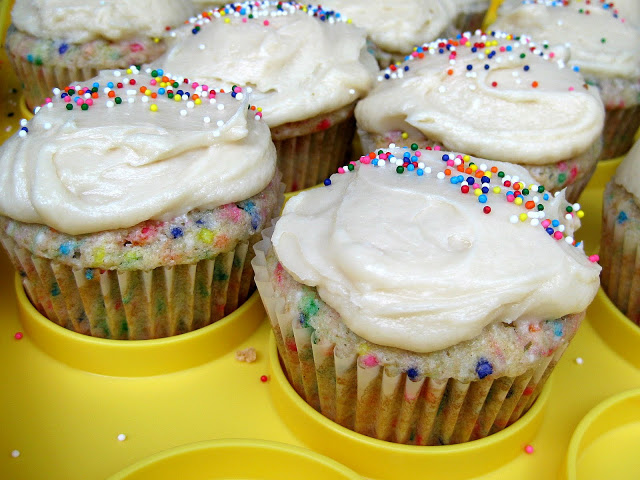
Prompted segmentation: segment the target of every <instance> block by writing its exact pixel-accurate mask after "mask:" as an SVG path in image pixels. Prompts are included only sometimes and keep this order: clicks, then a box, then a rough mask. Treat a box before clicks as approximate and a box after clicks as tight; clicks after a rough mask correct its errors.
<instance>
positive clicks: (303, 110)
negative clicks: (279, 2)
mask: <svg viewBox="0 0 640 480" xmlns="http://www.w3.org/2000/svg"><path fill="white" fill-rule="evenodd" d="M244 5H246V4H244ZM252 13H253V15H254V17H255V18H253V19H247V18H246V16H242V17H241V16H238V17H229V16H225V17H224V19H223V18H220V17H219V15H218V16H217V17H215V16H214V17H213V19H212V20H211V21H209V20H208V19H202V18H201V19H199V20H198V21H197V22H196V23H195V24H192V25H186V26H184V27H183V28H181V29H179V30H178V31H177V32H176V35H177V37H178V38H177V39H176V42H175V44H174V45H173V46H172V47H170V49H169V50H168V51H167V53H166V54H165V55H164V56H163V57H161V58H160V59H158V60H157V61H155V62H154V63H153V66H158V67H161V68H163V69H164V71H165V72H166V73H167V74H179V75H182V76H185V77H188V78H189V79H190V80H197V81H198V82H200V83H206V84H209V85H212V86H216V88H217V87H220V88H225V89H228V88H230V87H231V86H232V85H236V84H237V85H243V86H244V85H246V86H249V87H251V88H252V89H253V94H252V95H253V96H252V101H253V102H255V103H256V104H258V105H260V106H261V107H262V109H263V112H264V119H265V121H266V122H267V123H268V125H269V126H270V127H275V126H278V125H282V124H284V123H287V122H294V121H299V120H305V119H309V118H312V117H314V116H316V115H320V114H323V113H329V112H332V111H334V110H337V109H339V108H342V107H344V106H346V105H349V104H350V103H352V102H354V101H355V100H357V99H358V98H359V97H362V96H364V95H365V94H366V93H367V92H368V91H369V89H370V88H371V87H372V86H373V82H374V78H375V74H376V72H377V65H376V62H375V59H374V58H373V56H371V54H369V53H368V52H367V51H366V46H365V33H364V31H362V30H361V29H358V28H356V27H354V26H353V25H349V24H346V23H344V22H339V21H334V22H328V21H327V22H322V21H320V20H319V19H318V18H314V17H312V16H310V15H309V14H308V13H305V12H303V11H300V10H297V9H296V8H295V7H293V6H291V5H289V4H284V5H283V10H282V11H280V12H277V11H276V7H274V6H273V5H271V6H270V5H269V4H268V2H266V3H265V4H264V5H261V6H260V7H258V8H256V9H254V10H252ZM226 20H229V23H226ZM265 22H266V23H268V25H265ZM194 26H200V28H201V29H200V31H199V32H198V33H197V34H195V35H194V34H193V33H192V29H194Z"/></svg>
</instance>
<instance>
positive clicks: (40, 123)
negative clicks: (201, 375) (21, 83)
mask: <svg viewBox="0 0 640 480" xmlns="http://www.w3.org/2000/svg"><path fill="white" fill-rule="evenodd" d="M74 85H75V84H74ZM85 85H86V86H81V87H76V86H72V87H67V88H65V89H64V90H63V91H57V92H56V93H57V94H56V96H55V98H54V99H53V100H52V101H50V102H49V103H47V104H46V106H45V107H43V108H42V109H40V110H39V111H38V113H37V114H36V115H35V116H34V118H33V119H32V120H31V121H29V122H24V123H23V127H22V129H21V130H20V132H18V133H16V134H15V135H14V136H12V137H11V138H10V139H9V140H7V141H6V142H5V143H4V144H3V145H2V147H1V149H0V172H1V173H0V192H1V193H0V241H1V242H2V244H3V245H4V247H5V249H6V250H7V252H8V254H9V257H10V258H11V260H12V262H13V264H14V266H15V267H16V269H17V270H18V272H19V273H20V275H21V276H22V280H23V284H24V287H25V290H26V292H27V293H28V295H29V298H30V299H31V301H32V303H33V304H34V305H35V306H36V307H37V308H38V309H39V310H40V311H41V312H42V313H43V314H44V315H45V316H47V317H48V318H49V319H50V320H52V321H54V322H56V323H58V324H60V325H62V326H64V327H66V328H69V329H71V330H74V331H77V332H80V333H85V334H90V335H93V336H98V337H106V338H118V339H144V338H157V337H166V336H170V335H176V334H179V333H184V332H187V331H191V330H195V329H197V328H200V327H202V326H204V325H207V324H209V323H212V322H214V321H216V320H218V319H219V318H221V317H222V316H224V315H225V314H228V313H230V312H232V311H233V310H234V309H235V308H236V307H237V306H238V305H240V304H241V303H242V302H243V301H244V300H245V299H246V298H247V297H248V295H249V294H250V293H251V291H252V289H253V279H252V277H253V272H252V270H251V266H250V263H249V262H250V259H251V257H252V256H253V253H252V250H251V248H250V247H251V245H252V244H253V243H255V242H256V241H257V240H258V239H259V238H258V237H259V232H260V230H261V229H262V228H263V227H264V226H265V225H266V224H268V222H269V221H270V219H271V217H272V216H273V215H275V214H276V212H277V211H278V210H279V206H280V203H281V200H282V189H281V185H280V182H279V176H278V175H277V174H276V167H275V150H274V147H273V143H272V142H271V137H270V135H269V129H268V127H267V126H266V125H265V124H264V123H263V122H262V121H260V120H259V119H258V120H256V119H254V115H253V112H252V110H251V107H249V105H248V103H247V99H246V98H244V99H239V98H238V96H236V97H235V98H234V97H232V96H231V95H230V94H220V93H219V92H216V91H213V90H209V91H208V92H202V91H201V90H195V91H187V92H186V93H185V92H184V91H183V92H182V94H181V95H180V94H178V93H177V92H176V91H175V90H174V89H173V86H172V84H171V83H170V82H169V79H168V78H166V77H165V78H162V77H161V76H157V75H155V76H149V75H146V74H139V73H137V72H136V71H129V72H124V71H115V72H107V71H104V72H102V73H101V74H100V76H98V77H96V78H94V79H91V80H89V81H88V83H87V84H85ZM189 93H190V96H189ZM181 99H182V101H180V100H181Z"/></svg>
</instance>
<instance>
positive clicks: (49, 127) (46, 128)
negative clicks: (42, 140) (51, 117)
mask: <svg viewBox="0 0 640 480" xmlns="http://www.w3.org/2000/svg"><path fill="white" fill-rule="evenodd" d="M43 127H44V129H45V130H50V129H51V124H50V123H49V122H46V123H45V124H44V125H43Z"/></svg>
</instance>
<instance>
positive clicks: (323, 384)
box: [254, 148, 600, 445]
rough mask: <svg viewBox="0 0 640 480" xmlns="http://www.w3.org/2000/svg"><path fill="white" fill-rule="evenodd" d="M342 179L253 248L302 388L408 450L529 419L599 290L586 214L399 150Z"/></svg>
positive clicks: (443, 160) (314, 193) (294, 202)
mask: <svg viewBox="0 0 640 480" xmlns="http://www.w3.org/2000/svg"><path fill="white" fill-rule="evenodd" d="M474 162H475V163H474ZM342 172H343V174H336V175H333V176H332V177H331V179H330V180H328V181H327V182H326V184H327V185H328V187H327V188H320V189H314V190H310V191H307V192H302V193H300V194H298V195H297V196H296V197H294V198H292V199H291V200H290V201H289V202H288V203H287V205H286V207H285V209H284V211H283V214H282V217H281V218H280V219H279V220H278V221H277V223H276V224H275V229H273V230H267V231H266V232H265V237H266V238H265V240H264V241H263V242H260V243H259V244H257V245H256V257H255V259H254V269H255V271H256V283H257V285H258V289H259V291H260V295H261V297H262V299H263V301H264V303H265V306H266V308H267V312H268V314H269V318H270V320H271V323H272V326H273V328H274V331H275V335H276V340H277V344H278V350H279V353H280V356H281V358H282V360H283V363H284V366H285V369H286V372H287V376H288V378H289V380H290V381H291V383H292V385H293V387H294V388H295V389H296V391H297V392H298V393H299V394H300V395H301V396H302V397H303V398H304V399H305V400H306V401H307V402H308V403H309V404H310V405H311V406H313V407H314V408H316V409H317V410H319V411H320V412H321V413H322V414H324V415H325V416H327V417H328V418H330V419H332V420H334V421H336V422H338V423H339V424H341V425H343V426H345V427H347V428H349V429H352V430H355V431H356V432H359V433H362V434H365V435H369V436H372V437H375V438H379V439H382V440H389V441H392V442H398V443H408V444H417V445H439V444H451V443H461V442H466V441H468V440H473V439H477V438H482V437H485V436H487V435H489V434H491V433H494V432H497V431H499V430H501V429H503V428H505V427H506V426H507V425H509V424H510V423H512V422H514V421H516V420H517V419H518V418H519V417H520V416H521V415H522V414H523V413H524V412H526V411H527V409H528V408H529V407H530V406H531V405H532V403H533V402H534V400H535V399H536V397H537V395H538V394H539V392H540V389H541V388H542V386H543V384H544V382H545V380H546V379H547V377H548V375H549V374H550V372H551V370H552V369H553V367H554V366H555V364H556V363H557V361H558V360H559V358H560V356H561V355H562V352H563V351H564V350H565V348H566V346H567V343H568V342H569V341H570V339H571V338H572V337H573V336H574V334H575V332H576V329H577V328H578V326H579V324H580V322H581V320H582V318H583V317H584V311H585V309H586V307H587V306H588V305H589V303H590V302H591V300H592V299H593V297H594V295H595V293H596V291H597V290H598V286H599V280H598V274H599V271H600V267H599V266H598V265H597V264H595V263H593V261H595V260H596V259H595V258H587V257H586V256H585V254H584V252H583V250H582V248H581V247H580V246H579V245H578V244H576V243H575V241H574V239H573V234H574V230H575V228H577V227H578V226H579V223H580V221H579V217H581V216H582V215H583V213H582V212H581V211H580V210H579V205H573V206H571V205H569V204H567V202H566V201H565V200H564V195H563V193H559V194H557V195H550V194H549V193H547V192H546V191H545V190H544V188H543V187H542V186H540V185H536V184H534V182H533V181H532V180H531V178H530V177H529V175H528V173H527V172H526V170H524V169H522V168H520V167H517V166H514V165H509V164H504V163H500V162H488V161H487V162H485V161H480V160H476V159H474V158H470V157H468V156H466V155H458V154H453V153H445V154H442V153H441V152H440V153H437V152H433V151H427V150H416V149H407V148H403V149H401V148H390V149H388V150H382V151H380V152H379V153H378V154H375V153H371V154H370V155H368V156H365V157H362V158H361V159H360V162H359V163H357V162H353V163H352V164H350V165H349V167H348V168H346V167H345V168H344V169H342Z"/></svg>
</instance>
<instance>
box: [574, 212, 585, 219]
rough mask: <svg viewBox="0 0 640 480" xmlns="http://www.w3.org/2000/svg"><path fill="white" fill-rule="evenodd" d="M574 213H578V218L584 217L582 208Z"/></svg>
mask: <svg viewBox="0 0 640 480" xmlns="http://www.w3.org/2000/svg"><path fill="white" fill-rule="evenodd" d="M576 215H578V218H582V217H584V212H583V211H582V210H578V211H577V212H576Z"/></svg>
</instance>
